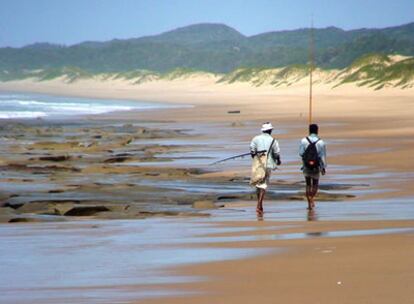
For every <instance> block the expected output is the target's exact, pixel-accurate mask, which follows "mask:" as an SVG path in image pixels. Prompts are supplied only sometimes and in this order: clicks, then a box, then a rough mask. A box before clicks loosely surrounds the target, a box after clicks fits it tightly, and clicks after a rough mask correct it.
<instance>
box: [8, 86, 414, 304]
mask: <svg viewBox="0 0 414 304" xmlns="http://www.w3.org/2000/svg"><path fill="white" fill-rule="evenodd" d="M0 91H3V92H10V91H12V92H13V91H15V92H28V93H43V94H52V95H54V94H56V95H63V96H78V97H83V98H107V99H125V100H138V101H150V102H151V101H153V102H162V103H167V104H172V105H185V107H177V108H170V109H157V110H148V111H130V112H113V113H108V114H102V115H95V116H86V117H82V118H77V119H76V120H73V119H69V120H68V121H66V122H59V123H57V122H53V120H48V119H44V120H43V119H40V120H34V121H32V122H30V123H28V122H24V121H23V122H21V121H20V122H13V123H14V124H15V125H13V123H10V124H11V125H12V126H14V127H10V128H9V129H7V128H6V127H5V125H6V126H7V124H8V123H9V122H6V123H3V125H2V136H3V137H4V138H7V137H6V135H7V136H9V137H8V138H7V141H5V142H6V144H4V145H3V147H2V154H1V166H2V169H3V172H4V173H3V175H2V181H1V182H2V193H1V194H2V196H3V198H2V201H3V207H4V208H1V209H2V214H1V218H2V219H4V221H5V222H7V221H9V220H10V219H23V218H24V219H26V220H27V222H30V223H26V224H23V225H19V224H16V223H5V224H1V225H2V226H1V228H0V229H4V230H3V233H1V234H2V235H0V243H2V244H9V243H7V242H8V239H9V238H10V237H11V236H13V235H14V234H15V233H16V232H19V233H21V235H22V237H23V235H25V234H27V235H29V236H30V237H32V238H33V239H37V240H39V243H38V246H40V247H36V245H33V246H34V247H33V252H35V253H36V252H41V251H42V250H46V249H47V251H48V252H49V253H50V254H51V255H52V256H54V257H58V255H57V252H59V254H61V255H62V257H63V258H67V261H68V265H71V263H72V262H73V261H72V262H71V260H70V251H69V252H67V253H65V250H64V249H62V248H65V247H64V246H63V245H64V244H63V243H64V241H63V240H62V235H60V234H59V236H56V240H58V241H57V242H56V244H55V245H54V246H58V248H49V246H51V245H48V243H47V240H44V241H41V237H42V233H44V231H42V227H49V226H47V225H52V227H54V228H53V229H54V231H55V230H56V231H61V230H62V231H66V232H65V233H67V235H68V236H70V237H71V239H72V237H73V238H75V239H76V236H78V235H87V236H88V241H89V242H90V245H91V244H92V245H91V247H90V248H91V249H90V251H88V254H91V255H93V254H94V253H98V254H99V252H100V251H99V250H103V252H104V253H105V254H104V255H103V256H106V254H108V257H110V252H111V250H116V248H117V247H116V246H117V245H119V244H121V245H122V246H121V247H120V248H122V249H120V250H121V252H122V255H121V256H122V257H124V258H125V259H126V262H125V264H124V266H125V267H124V266H122V265H121V266H119V265H118V266H117V264H116V263H115V265H108V266H107V267H108V271H106V272H102V273H100V272H99V271H98V270H97V269H105V266H99V267H102V268H99V267H98V266H96V265H95V264H94V263H92V264H91V265H95V266H96V268H94V267H92V266H91V267H90V268H88V266H87V265H88V261H86V260H85V261H82V262H80V266H79V269H82V267H81V266H84V267H85V269H88V270H87V273H88V275H87V276H86V277H85V282H86V281H88V280H89V281H88V282H89V283H88V284H86V285H87V287H85V288H84V289H83V288H82V284H83V283H82V282H83V281H82V280H80V279H79V278H78V277H77V275H76V273H75V272H73V273H72V272H70V271H68V272H67V273H66V271H67V270H65V269H59V273H58V275H57V277H59V278H64V277H65V274H67V275H68V280H69V278H70V284H69V283H68V284H67V285H65V284H63V283H62V285H59V284H58V283H59V279H58V280H57V282H55V283H56V284H57V285H56V286H54V287H51V288H50V290H48V288H47V286H48V284H49V283H50V282H51V277H53V276H52V275H51V273H49V272H48V271H45V272H44V273H41V274H39V278H40V279H41V280H40V281H41V282H44V284H43V283H42V284H43V285H42V286H40V287H39V286H37V287H36V286H35V285H30V284H31V283H30V282H27V284H28V285H29V286H19V285H18V284H17V283H16V282H12V283H10V282H9V283H10V286H9V287H8V286H7V285H5V284H3V285H5V287H4V288H3V289H2V291H3V292H5V291H8V292H9V293H7V295H6V296H4V298H3V300H4V303H47V302H50V303H65V301H67V299H68V298H72V299H74V302H73V303H85V302H86V303H253V302H256V301H260V302H262V303H279V302H280V303H285V302H288V303H304V302H309V303H411V302H412V301H413V298H414V293H413V291H412V290H411V289H410V286H411V285H412V284H413V283H414V276H413V273H414V263H413V261H412V255H413V253H414V247H413V246H414V245H413V244H414V243H413V237H414V232H413V231H414V221H413V220H414V212H413V211H414V210H413V202H412V201H413V197H414V192H413V189H412V180H413V177H414V175H413V173H412V171H413V169H414V161H413V158H412V151H413V148H414V139H413V134H414V127H413V126H414V124H413V121H414V102H413V98H414V90H413V89H406V90H402V89H395V88H385V89H383V90H378V91H374V90H372V89H369V88H362V87H356V86H352V85H346V86H342V87H338V88H336V89H332V88H331V86H328V85H322V84H321V85H315V88H314V100H315V122H317V123H318V124H319V125H320V128H321V129H320V134H321V136H322V138H324V140H326V142H327V143H328V153H329V158H328V163H329V165H328V174H327V176H326V177H324V178H323V179H322V181H321V193H320V196H319V198H318V202H317V208H316V210H315V212H313V213H308V212H307V210H306V204H305V201H304V200H303V183H302V176H301V174H300V172H299V169H298V168H299V159H298V157H297V144H298V142H299V140H300V138H302V137H303V136H305V135H306V126H307V101H308V100H307V94H308V89H307V86H306V83H299V84H296V85H294V86H290V87H280V88H273V87H270V86H269V87H259V88H255V87H252V86H250V85H248V84H240V83H239V84H232V85H223V84H216V83H215V81H214V79H210V78H198V79H187V80H176V81H156V82H150V83H144V84H142V85H139V86H131V85H129V84H127V83H124V82H118V83H112V84H111V85H108V83H105V82H97V81H78V82H76V83H72V84H66V83H64V82H62V81H60V80H54V81H50V82H36V81H31V80H25V81H16V82H4V83H0ZM229 111H230V112H231V111H240V113H236V114H232V113H230V112H229ZM264 121H271V122H272V123H273V124H274V125H275V126H276V130H275V134H274V135H275V137H277V138H278V139H279V141H280V145H281V148H282V161H283V164H282V166H281V168H280V169H281V170H280V171H276V172H275V173H274V176H273V179H272V184H271V191H270V192H269V195H268V196H267V199H266V200H265V214H264V217H263V218H257V217H256V214H255V212H254V206H255V202H254V195H253V193H252V191H251V189H250V188H249V186H248V176H249V169H250V168H249V165H250V162H249V160H247V159H244V160H237V161H234V162H228V163H225V164H223V165H220V166H209V164H210V163H211V162H213V161H215V160H218V159H221V158H224V157H226V156H231V155H234V154H238V153H243V152H245V151H246V150H247V147H248V144H249V142H250V139H251V137H252V136H254V135H256V133H258V130H259V127H260V125H261V123H262V122H264ZM57 138H60V139H65V140H57ZM71 143H72V144H71ZM75 143H76V144H75ZM84 143H86V144H85V145H84ZM65 155H68V156H69V158H67V159H60V160H58V161H56V157H57V156H65ZM42 157H43V158H44V157H49V158H48V159H42ZM51 157H52V158H51ZM53 157H55V159H53ZM41 185H42V186H41ZM45 185H47V187H46V188H42V189H40V188H41V187H45ZM32 188H33V189H32ZM36 188H37V189H36ZM5 189H7V191H5ZM195 202H198V204H199V206H201V208H198V207H197V204H195ZM33 203H37V204H38V205H37V206H36V205H33ZM5 204H6V205H5ZM30 204H32V205H30ZM33 206H35V207H36V208H35V209H30V208H31V207H33ZM20 208H23V209H20ZM24 208H26V211H24ZM6 209H7V210H6ZM19 209H20V211H19ZM39 210H41V212H40V211H39ZM51 210H53V212H54V213H53V214H52V213H51V212H52V211H51ZM56 210H57V211H56ZM45 214H46V215H47V216H45ZM45 217H47V222H45ZM62 219H64V221H62V222H60V221H61V220H62ZM106 219H113V221H107V220H106ZM26 220H16V221H22V222H26ZM50 220H53V222H50ZM33 221H35V222H36V223H33ZM38 221H39V223H37V222H38ZM55 221H58V222H55ZM81 223H85V225H86V226H85V227H84V228H80V229H85V230H84V231H77V230H76V225H81ZM111 223H112V224H111ZM42 225H45V226H42ZM118 225H121V226H118ZM124 225H125V226H124ZM135 225H138V226H135ZM139 225H143V227H140V226H139ZM180 225H183V227H185V229H184V228H183V230H185V231H187V232H185V233H188V235H187V234H185V233H184V231H180V229H179V227H180ZM92 226H96V227H95V228H92ZM148 226H151V227H153V226H157V227H159V229H161V232H158V233H156V232H151V231H150V232H148V235H147V234H145V235H144V234H142V236H143V237H144V236H145V240H148V239H153V240H154V242H155V243H156V244H157V245H154V244H155V243H154V244H151V243H148V244H147V243H145V246H155V247H157V246H159V247H160V248H159V249H160V250H161V251H160V252H163V253H164V254H165V255H164V256H163V257H164V258H165V256H167V258H165V259H167V260H168V257H170V258H171V259H172V260H173V261H172V262H171V263H170V264H168V265H164V266H163V264H162V263H161V266H160V267H159V268H157V271H160V273H159V274H157V275H158V278H163V277H166V276H167V275H172V277H173V278H172V279H171V280H167V281H166V282H161V283H160V282H157V280H154V281H151V280H147V282H146V279H145V278H146V276H145V274H146V273H149V270H146V269H141V268H139V267H138V266H137V267H138V268H137V269H136V270H135V271H134V269H135V268H134V266H133V265H134V263H136V265H140V261H139V257H140V251H139V248H140V247H139V246H140V244H141V243H139V242H140V241H141V240H142V238H140V236H141V234H140V233H141V232H142V231H144V229H147V228H144V227H148ZM6 227H7V228H6ZM120 227H121V228H122V229H121V228H120ZM174 227H175V228H174ZM177 227H178V228H177ZM172 228H174V229H175V230H171V231H174V233H176V234H175V235H171V239H170V240H164V238H165V233H166V231H168V230H169V229H172ZM6 229H7V233H6ZM14 229H16V230H15V231H14ZM163 229H164V230H163ZM192 229H194V231H192ZM29 231H31V232H29ZM94 231H95V232H94ZM96 231H98V232H96ZM131 231H132V232H133V233H134V235H135V236H134V237H131V238H132V239H131V244H133V245H134V246H132V245H131V244H129V245H131V246H127V245H128V242H125V243H123V242H122V240H124V239H123V238H127V239H128V234H129V233H131ZM63 235H64V234H63ZM108 236H111V237H112V238H109V239H104V240H105V242H107V243H105V244H106V245H102V244H101V243H100V242H102V241H103V239H102V237H108ZM163 236H164V238H163ZM174 237H175V238H177V239H178V240H180V239H182V240H183V241H182V242H181V243H180V242H179V241H177V242H174V241H172V239H174ZM135 242H136V243H135ZM158 242H159V243H158ZM59 244H60V245H59ZM42 246H43V247H42ZM60 246H62V247H60ZM71 246H73V248H74V249H73V250H74V251H75V252H78V251H76V250H80V249H79V248H81V247H82V248H84V247H83V246H88V245H87V243H86V244H77V243H76V242H74V243H73V244H71ZM145 246H144V247H145ZM76 248H77V249H76ZM103 248H105V249H103ZM145 248H147V247H145ZM157 248H158V247H157ZM98 249H99V250H98ZM178 249H180V250H184V249H188V250H189V251H188V252H187V253H186V254H184V252H181V251H177V252H175V251H174V250H178ZM201 249H203V250H201ZM198 250H200V251H198ZM208 250H212V251H211V252H212V253H208V252H209V251H208ZM232 250H235V251H234V252H233V251H232ZM18 252H19V254H20V251H18ZM22 252H24V250H23V249H22ZM226 252H230V253H229V254H228V256H227V255H226V254H225V253H226ZM236 252H237V254H236ZM207 253H208V254H207ZM239 253H240V254H239ZM7 254H10V252H7V251H6V250H5V249H3V254H2V256H7ZM79 254H81V251H79ZM203 254H205V255H206V257H207V256H208V257H209V258H206V259H202V258H200V259H195V258H194V257H197V256H198V255H200V256H203ZM210 255H211V256H210ZM39 256H40V254H39ZM132 256H134V257H135V258H132ZM149 256H151V254H149ZM173 257H174V258H175V257H177V258H178V257H183V261H182V262H181V261H180V262H177V263H174V259H173ZM192 259H195V260H194V261H193V260H192ZM161 260H162V259H161ZM105 261H110V258H108V260H105ZM143 261H144V263H145V262H146V261H147V260H145V259H144V260H143ZM148 261H151V258H149V259H148ZM8 263H9V264H7V265H8V270H12V269H13V267H21V265H20V264H19V263H18V262H16V261H15V260H8ZM33 263H34V262H33ZM51 263H52V266H53V262H51ZM83 263H84V264H83ZM117 267H118V268H119V272H116V271H115V269H116V268H117ZM33 269H36V267H34V266H33ZM42 269H43V268H42ZM110 270H113V271H110ZM115 272H116V273H115ZM100 276H107V278H108V282H102V281H100V280H101V279H102V277H100ZM182 277H185V278H189V279H187V280H184V281H180V280H179V278H182ZM39 278H37V279H39ZM117 278H118V280H119V281H118V283H117V281H116V280H117ZM3 279H4V280H6V276H3V277H2V280H3ZM12 279H16V280H17V279H19V276H17V275H16V276H13V277H12ZM35 279H36V278H35ZM42 279H43V281H42ZM25 287H27V288H29V289H30V288H33V289H34V290H36V298H32V299H30V295H29V293H28V291H27V290H26V291H25ZM151 290H156V291H160V290H161V291H162V292H158V293H157V292H154V293H151V294H146V293H145V292H149V291H151ZM63 291H64V292H63ZM104 291H105V292H107V293H105V292H104ZM99 292H101V294H100V295H99V296H96V294H99ZM19 294H20V296H19ZM23 295H25V297H26V298H24V297H23ZM74 295H77V296H76V297H74ZM121 295H122V296H121ZM19 297H20V298H19ZM0 299H1V296H0ZM88 299H89V302H88ZM17 300H19V301H17ZM2 302H3V301H2Z"/></svg>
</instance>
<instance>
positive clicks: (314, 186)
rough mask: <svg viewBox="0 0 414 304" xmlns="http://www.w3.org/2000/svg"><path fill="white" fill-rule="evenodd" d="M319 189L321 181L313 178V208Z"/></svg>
mask: <svg viewBox="0 0 414 304" xmlns="http://www.w3.org/2000/svg"><path fill="white" fill-rule="evenodd" d="M318 189H319V179H317V178H312V207H315V196H316V194H317V193H318Z"/></svg>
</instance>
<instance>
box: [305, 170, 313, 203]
mask: <svg viewBox="0 0 414 304" xmlns="http://www.w3.org/2000/svg"><path fill="white" fill-rule="evenodd" d="M305 181H306V199H307V200H308V210H312V208H313V201H312V178H310V177H305Z"/></svg>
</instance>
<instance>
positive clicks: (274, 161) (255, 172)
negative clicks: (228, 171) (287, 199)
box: [250, 122, 281, 215]
mask: <svg viewBox="0 0 414 304" xmlns="http://www.w3.org/2000/svg"><path fill="white" fill-rule="evenodd" d="M261 131H262V134H260V135H257V136H255V137H254V138H253V139H252V142H251V143H250V153H251V156H252V158H253V166H252V178H251V180H250V184H251V185H252V186H255V187H256V193H257V208H256V212H257V213H258V214H259V215H261V214H263V199H264V196H265V193H266V189H267V187H268V183H269V180H270V175H271V172H272V170H275V169H276V168H277V166H279V165H280V164H281V161H280V149H279V143H278V141H277V140H276V139H274V138H273V137H272V135H271V134H272V131H273V126H272V124H271V123H270V122H266V123H264V124H263V125H262V128H261Z"/></svg>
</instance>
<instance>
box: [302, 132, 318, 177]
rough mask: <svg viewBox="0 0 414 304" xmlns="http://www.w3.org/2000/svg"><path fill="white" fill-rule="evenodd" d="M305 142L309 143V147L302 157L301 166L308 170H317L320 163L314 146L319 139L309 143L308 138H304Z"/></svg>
mask: <svg viewBox="0 0 414 304" xmlns="http://www.w3.org/2000/svg"><path fill="white" fill-rule="evenodd" d="M306 140H307V141H308V142H309V145H308V146H307V147H306V150H305V152H304V153H303V155H302V160H303V165H304V167H305V168H307V169H309V170H318V169H319V166H320V161H319V155H318V150H317V149H316V144H317V142H318V141H320V139H318V140H317V141H315V142H311V140H310V139H309V137H306Z"/></svg>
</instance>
